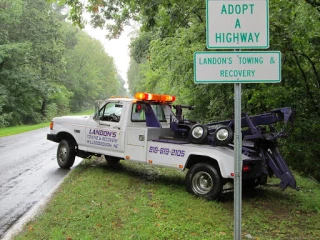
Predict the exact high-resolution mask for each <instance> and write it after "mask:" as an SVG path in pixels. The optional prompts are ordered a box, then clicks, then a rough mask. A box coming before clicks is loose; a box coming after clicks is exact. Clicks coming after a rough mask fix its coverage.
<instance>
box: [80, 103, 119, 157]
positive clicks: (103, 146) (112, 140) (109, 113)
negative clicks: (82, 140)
mask: <svg viewBox="0 0 320 240" xmlns="http://www.w3.org/2000/svg"><path fill="white" fill-rule="evenodd" d="M124 111H125V105H124V104H123V103H122V102H121V101H114V102H107V103H106V104H105V105H104V106H102V107H101V108H100V110H99V112H98V115H99V116H98V117H96V119H95V120H94V121H91V122H90V123H88V125H87V127H86V144H87V146H88V151H96V150H97V149H100V150H101V151H99V152H101V153H103V154H106V155H107V154H108V152H110V151H111V152H113V151H115V152H123V141H124V129H123V127H122V123H123V121H124V119H123V117H122V116H123V113H124ZM96 152H97V151H96Z"/></svg>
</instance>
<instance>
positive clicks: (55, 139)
mask: <svg viewBox="0 0 320 240" xmlns="http://www.w3.org/2000/svg"><path fill="white" fill-rule="evenodd" d="M47 139H48V140H50V141H53V142H56V143H58V142H60V139H59V138H57V135H56V134H47Z"/></svg>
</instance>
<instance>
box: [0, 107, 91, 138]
mask: <svg viewBox="0 0 320 240" xmlns="http://www.w3.org/2000/svg"><path fill="white" fill-rule="evenodd" d="M92 113H93V110H86V111H83V112H80V113H75V114H71V115H74V116H78V115H90V114H92ZM49 124H50V122H45V123H40V124H36V125H21V126H15V127H5V128H0V137H6V136H11V135H14V134H19V133H24V132H28V131H32V130H36V129H39V128H44V127H49Z"/></svg>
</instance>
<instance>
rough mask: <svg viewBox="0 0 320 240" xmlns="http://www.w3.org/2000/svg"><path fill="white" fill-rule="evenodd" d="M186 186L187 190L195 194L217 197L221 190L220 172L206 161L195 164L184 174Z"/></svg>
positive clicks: (208, 197) (210, 197)
mask: <svg viewBox="0 0 320 240" xmlns="http://www.w3.org/2000/svg"><path fill="white" fill-rule="evenodd" d="M186 187H187V191H188V192H190V193H192V194H194V195H196V196H199V197H202V198H205V199H217V198H218V197H219V195H220V194H221V190H222V180H221V176H220V173H219V171H218V170H217V169H216V167H214V166H212V165H210V164H208V163H198V164H195V165H193V166H192V167H191V168H190V169H189V171H188V173H187V175H186Z"/></svg>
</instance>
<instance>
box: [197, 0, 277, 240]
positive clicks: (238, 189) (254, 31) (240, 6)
mask: <svg viewBox="0 0 320 240" xmlns="http://www.w3.org/2000/svg"><path fill="white" fill-rule="evenodd" d="M206 6H207V7H206V13H207V14H206V15H207V21H206V24H207V25H206V27H207V41H206V45H207V48H208V49H234V50H235V52H195V53H194V82H195V83H197V84H199V83H202V84H204V83H234V112H235V119H234V121H235V132H234V149H235V156H234V239H235V240H239V239H241V215H242V214H241V211H242V210H241V208H242V136H241V83H262V82H266V83H272V82H280V81H281V54H280V52H267V51H263V52H262V51H261V52H239V51H236V49H239V50H240V49H267V48H269V0H206Z"/></svg>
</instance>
